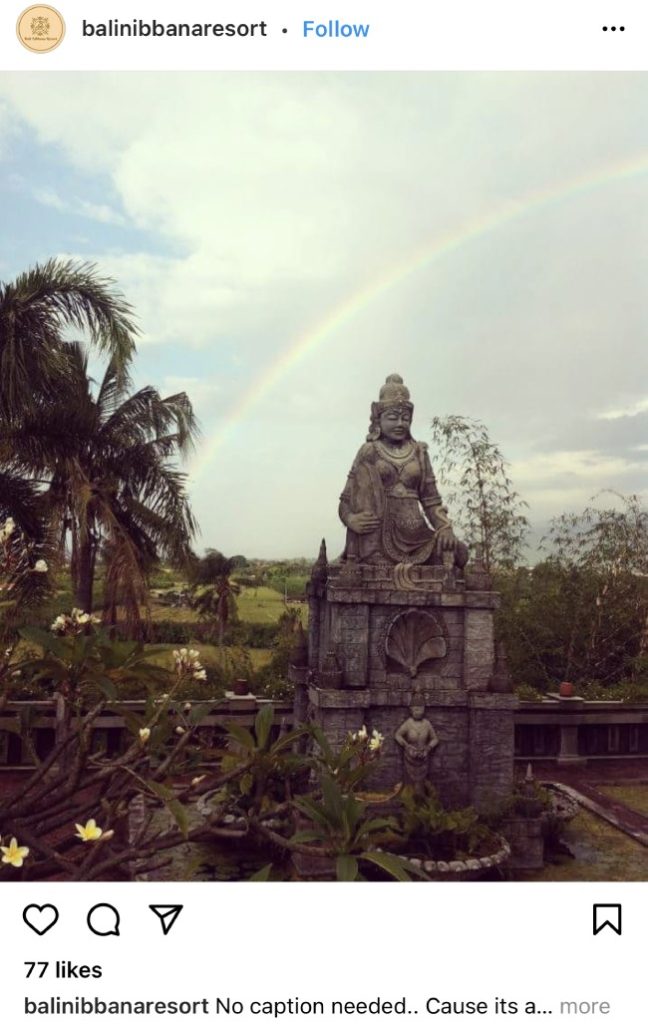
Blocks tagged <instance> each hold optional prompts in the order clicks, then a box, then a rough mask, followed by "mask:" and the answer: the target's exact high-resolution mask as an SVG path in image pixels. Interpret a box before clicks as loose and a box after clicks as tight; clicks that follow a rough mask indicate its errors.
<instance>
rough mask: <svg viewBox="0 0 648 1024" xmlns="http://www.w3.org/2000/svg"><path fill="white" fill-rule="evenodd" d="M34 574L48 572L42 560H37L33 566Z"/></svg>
mask: <svg viewBox="0 0 648 1024" xmlns="http://www.w3.org/2000/svg"><path fill="white" fill-rule="evenodd" d="M34 572H49V565H48V564H47V562H46V561H45V559H44V558H39V559H38V561H37V562H36V565H35V566H34Z"/></svg>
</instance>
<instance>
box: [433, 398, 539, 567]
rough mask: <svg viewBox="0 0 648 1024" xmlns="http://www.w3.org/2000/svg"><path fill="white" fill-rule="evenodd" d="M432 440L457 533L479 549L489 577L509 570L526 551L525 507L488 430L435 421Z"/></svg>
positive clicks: (460, 419)
mask: <svg viewBox="0 0 648 1024" xmlns="http://www.w3.org/2000/svg"><path fill="white" fill-rule="evenodd" d="M432 439H433V443H434V446H435V460H434V461H435V467H436V469H437V472H438V474H439V479H440V482H441V484H442V485H443V486H444V487H445V486H446V485H449V489H448V491H447V493H445V494H444V498H445V500H446V501H447V502H448V505H449V506H450V507H451V512H452V520H453V524H454V526H455V528H456V532H457V534H458V535H459V536H460V537H461V539H462V540H465V541H466V543H468V544H469V545H471V546H474V545H476V544H481V547H482V553H483V559H484V562H485V565H486V568H487V570H488V571H489V572H491V571H493V570H494V569H497V568H511V567H513V566H514V565H515V564H516V563H518V562H519V561H520V559H521V557H522V554H523V551H524V548H525V539H526V535H527V532H528V529H529V521H528V519H527V518H526V516H525V515H524V513H523V509H524V508H526V507H527V506H526V502H525V501H523V500H522V499H521V498H520V496H519V494H518V493H517V491H515V490H514V488H513V484H512V481H511V479H510V478H509V476H508V472H507V465H508V464H507V462H506V459H505V458H504V456H503V454H502V451H501V449H500V448H499V447H498V446H497V445H496V444H494V442H493V441H491V439H490V436H489V433H488V428H487V427H486V426H485V425H484V424H483V423H481V422H480V421H479V420H474V419H469V418H467V417H465V416H444V417H440V416H435V418H434V419H433V420H432Z"/></svg>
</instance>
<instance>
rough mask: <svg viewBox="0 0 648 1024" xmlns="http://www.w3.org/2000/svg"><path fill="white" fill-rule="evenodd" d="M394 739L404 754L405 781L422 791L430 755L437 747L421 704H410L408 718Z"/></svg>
mask: <svg viewBox="0 0 648 1024" xmlns="http://www.w3.org/2000/svg"><path fill="white" fill-rule="evenodd" d="M394 739H395V740H396V742H397V743H398V745H399V747H402V748H403V750H404V752H405V758H404V762H405V764H404V768H405V772H404V774H405V781H406V782H409V783H410V784H411V785H412V786H414V788H415V790H418V791H420V790H422V789H423V786H424V783H425V780H426V779H427V774H428V763H429V760H430V754H431V753H432V751H433V750H434V749H435V747H437V746H438V745H439V737H438V736H437V734H436V732H435V729H434V726H433V725H432V722H431V721H430V719H429V718H425V707H424V706H423V704H418V703H416V702H414V703H412V706H411V708H410V717H409V718H406V719H405V721H404V722H403V724H402V725H401V726H399V727H398V729H397V730H396V733H395V734H394Z"/></svg>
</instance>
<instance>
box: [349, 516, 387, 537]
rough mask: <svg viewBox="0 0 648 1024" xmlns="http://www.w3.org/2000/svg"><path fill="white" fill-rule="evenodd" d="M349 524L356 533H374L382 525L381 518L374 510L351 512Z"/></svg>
mask: <svg viewBox="0 0 648 1024" xmlns="http://www.w3.org/2000/svg"><path fill="white" fill-rule="evenodd" d="M347 526H348V527H349V529H350V530H353V532H354V533H372V532H373V531H374V530H377V529H378V527H379V526H380V519H379V518H378V516H376V515H374V513H373V512H350V513H349V515H348V516H347Z"/></svg>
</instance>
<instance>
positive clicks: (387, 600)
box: [300, 564, 517, 809]
mask: <svg viewBox="0 0 648 1024" xmlns="http://www.w3.org/2000/svg"><path fill="white" fill-rule="evenodd" d="M397 581H398V583H399V585H397ZM403 583H404V584H405V585H403ZM497 600H498V598H497V595H496V594H495V593H493V592H492V590H491V589H490V580H489V579H488V577H487V576H485V574H484V573H481V572H480V573H472V574H471V573H469V572H467V573H466V576H465V578H464V577H463V575H462V574H460V573H457V572H455V570H454V569H450V570H448V569H444V568H442V567H439V566H422V567H415V568H412V569H411V571H410V573H409V574H408V576H407V578H406V580H405V581H403V578H402V577H399V576H398V574H397V573H395V572H394V567H390V566H384V565H380V566H373V565H357V564H355V565H350V566H349V565H339V564H338V565H334V566H330V567H326V571H324V568H323V567H320V571H319V576H318V578H317V579H315V580H314V582H313V583H312V584H311V588H310V635H309V669H310V671H309V679H310V681H309V683H308V685H307V687H306V692H307V696H304V697H303V698H302V701H303V707H304V708H306V711H304V710H303V709H302V710H301V711H300V717H301V716H303V715H308V717H310V718H311V719H312V720H313V721H315V722H316V723H317V724H318V725H319V726H320V727H321V728H322V729H323V730H324V732H325V733H326V735H327V737H328V739H329V741H330V742H331V743H332V744H333V745H334V746H336V747H339V746H341V745H342V744H343V743H344V741H345V739H346V737H347V735H348V733H349V732H355V731H357V730H358V729H360V728H361V727H362V726H363V725H366V726H367V728H368V729H369V730H372V729H377V730H378V731H379V732H380V733H382V734H383V736H384V737H385V743H384V746H383V750H382V754H381V758H380V760H379V762H378V763H377V768H376V772H375V776H374V778H373V779H372V785H374V786H376V788H381V789H383V788H384V789H389V788H391V787H393V786H394V785H395V784H396V783H397V782H399V781H401V780H402V778H403V751H402V750H401V748H400V747H399V746H398V744H397V743H396V741H395V740H394V734H395V732H396V730H397V729H398V728H399V726H400V725H401V724H402V722H403V720H404V718H405V717H407V715H408V714H409V711H408V709H409V707H410V703H411V700H412V696H413V693H414V692H416V693H417V694H418V697H417V700H418V702H419V703H420V702H421V701H424V703H425V708H426V711H425V714H426V717H427V718H428V719H429V720H430V722H431V723H432V724H433V726H434V729H435V731H436V733H437V736H438V739H439V744H438V746H437V747H436V749H435V750H434V752H433V755H432V756H430V758H429V769H428V777H429V779H430V781H431V782H433V783H434V785H435V786H437V788H438V789H439V792H440V794H441V797H442V799H443V800H444V801H445V802H446V804H447V805H448V806H461V805H465V804H467V803H473V804H474V805H475V806H476V807H478V808H479V809H487V808H488V807H491V806H492V805H493V804H494V803H496V802H497V801H498V800H499V799H502V798H505V797H506V796H507V795H508V794H509V793H510V791H511V788H512V784H513V743H514V735H513V710H514V708H515V707H516V705H517V699H516V698H515V697H514V696H512V695H511V694H510V693H495V692H491V691H490V690H489V685H490V683H491V679H492V678H493V676H494V675H495V669H496V666H495V649H494V640H493V613H494V610H495V608H496V607H497ZM331 652H332V653H334V655H335V657H336V659H337V663H338V664H339V666H340V668H341V669H342V688H341V689H339V690H331V689H326V688H323V687H322V686H320V685H318V673H319V672H321V670H322V666H323V664H324V659H325V658H326V657H327V655H328V654H330V653H331ZM500 670H501V666H500ZM500 674H501V671H500ZM500 682H501V681H500Z"/></svg>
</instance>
